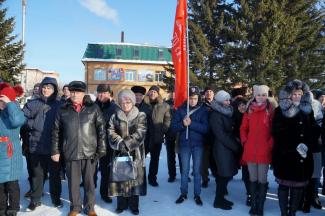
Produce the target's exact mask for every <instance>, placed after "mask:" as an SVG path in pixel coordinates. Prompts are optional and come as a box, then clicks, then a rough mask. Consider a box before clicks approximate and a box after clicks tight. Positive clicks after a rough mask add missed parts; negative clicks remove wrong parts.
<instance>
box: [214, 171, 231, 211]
mask: <svg viewBox="0 0 325 216" xmlns="http://www.w3.org/2000/svg"><path fill="white" fill-rule="evenodd" d="M216 182H217V186H216V197H215V199H214V203H213V207H215V208H220V209H223V210H231V209H232V207H231V204H230V202H229V201H228V202H227V201H226V200H225V198H224V196H225V191H226V188H227V179H226V178H222V177H217V178H216Z"/></svg>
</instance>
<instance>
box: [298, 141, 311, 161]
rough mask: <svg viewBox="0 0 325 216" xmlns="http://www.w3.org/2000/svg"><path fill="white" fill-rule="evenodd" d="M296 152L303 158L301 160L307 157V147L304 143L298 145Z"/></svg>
mask: <svg viewBox="0 0 325 216" xmlns="http://www.w3.org/2000/svg"><path fill="white" fill-rule="evenodd" d="M296 150H297V152H298V153H299V154H300V156H301V157H303V158H306V157H307V152H308V146H306V145H305V144H304V143H300V144H299V145H298V146H297V148H296Z"/></svg>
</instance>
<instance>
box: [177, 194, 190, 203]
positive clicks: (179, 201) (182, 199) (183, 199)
mask: <svg viewBox="0 0 325 216" xmlns="http://www.w3.org/2000/svg"><path fill="white" fill-rule="evenodd" d="M186 199H187V195H186V194H181V195H180V196H179V197H178V199H177V200H176V201H175V203H176V204H180V203H182V202H184V201H185V200H186Z"/></svg>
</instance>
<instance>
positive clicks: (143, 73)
mask: <svg viewBox="0 0 325 216" xmlns="http://www.w3.org/2000/svg"><path fill="white" fill-rule="evenodd" d="M153 80H154V75H153V71H150V70H140V71H139V72H138V81H139V82H153Z"/></svg>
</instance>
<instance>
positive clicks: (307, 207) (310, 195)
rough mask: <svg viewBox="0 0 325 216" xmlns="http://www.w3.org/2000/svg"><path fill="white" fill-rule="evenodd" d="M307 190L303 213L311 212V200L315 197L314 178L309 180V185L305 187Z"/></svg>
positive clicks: (304, 193)
mask: <svg viewBox="0 0 325 216" xmlns="http://www.w3.org/2000/svg"><path fill="white" fill-rule="evenodd" d="M304 189H305V190H304V191H303V196H302V200H303V204H302V208H301V210H302V212H303V213H309V212H310V207H311V202H312V199H313V182H312V180H310V181H309V183H308V185H307V186H306V187H305V188H304Z"/></svg>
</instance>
